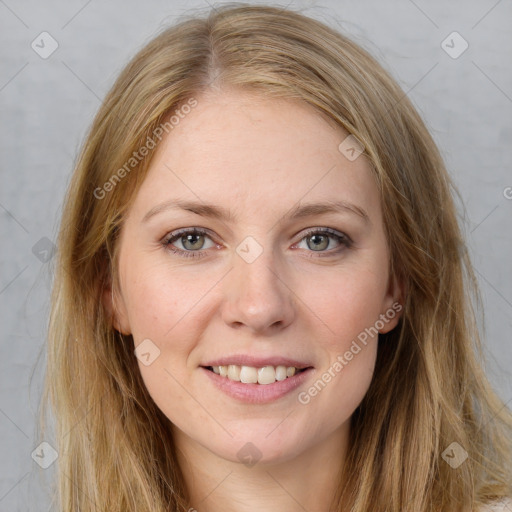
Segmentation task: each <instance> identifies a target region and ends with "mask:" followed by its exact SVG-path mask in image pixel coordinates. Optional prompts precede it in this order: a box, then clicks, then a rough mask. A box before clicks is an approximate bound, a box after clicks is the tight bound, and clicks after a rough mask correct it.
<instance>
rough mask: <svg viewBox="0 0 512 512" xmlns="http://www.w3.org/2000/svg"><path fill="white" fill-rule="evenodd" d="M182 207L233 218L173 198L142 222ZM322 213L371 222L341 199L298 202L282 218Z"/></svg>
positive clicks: (218, 209) (203, 205)
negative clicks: (353, 216) (346, 214)
mask: <svg viewBox="0 0 512 512" xmlns="http://www.w3.org/2000/svg"><path fill="white" fill-rule="evenodd" d="M176 209H182V210H186V211H189V212H192V213H195V214H197V215H202V216H203V217H211V218H214V219H219V220H222V221H225V222H229V221H232V220H234V216H233V214H232V213H231V211H230V210H228V209H226V208H224V207H222V206H216V205H213V204H208V203H203V202H197V201H188V200H181V199H174V200H171V201H165V202H164V203H161V204H158V205H156V206H155V207H153V208H151V210H149V211H148V212H147V213H146V215H144V217H143V218H142V222H147V221H148V220H149V219H150V218H151V217H154V216H155V215H157V214H159V213H161V212H165V211H168V210H176ZM324 213H351V214H354V215H357V216H359V217H361V218H362V219H363V221H364V222H365V223H366V224H371V221H370V217H369V216H368V213H366V211H365V210H364V209H363V208H361V207H360V206H357V205H355V204H352V203H349V202H347V201H343V200H336V201H326V202H320V203H309V204H300V203H299V204H298V205H296V206H294V207H293V208H292V209H291V210H290V211H289V212H288V213H286V214H285V215H283V217H282V218H283V220H286V219H290V220H291V219H299V218H302V217H309V216H312V215H321V214H324Z"/></svg>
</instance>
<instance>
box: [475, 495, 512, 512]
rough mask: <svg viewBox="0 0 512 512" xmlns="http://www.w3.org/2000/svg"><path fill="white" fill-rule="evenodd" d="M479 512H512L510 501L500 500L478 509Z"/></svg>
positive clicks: (511, 501) (511, 500)
mask: <svg viewBox="0 0 512 512" xmlns="http://www.w3.org/2000/svg"><path fill="white" fill-rule="evenodd" d="M480 511H481V512H512V499H507V498H505V499H502V500H500V501H496V502H495V503H493V504H490V505H487V506H486V507H483V508H481V509H480Z"/></svg>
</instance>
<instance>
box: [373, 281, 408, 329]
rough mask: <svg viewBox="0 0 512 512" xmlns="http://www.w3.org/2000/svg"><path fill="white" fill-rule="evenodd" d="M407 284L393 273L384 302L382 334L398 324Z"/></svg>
mask: <svg viewBox="0 0 512 512" xmlns="http://www.w3.org/2000/svg"><path fill="white" fill-rule="evenodd" d="M406 293H407V290H406V286H405V283H404V282H403V280H401V279H399V278H398V277H397V276H396V275H395V274H393V275H391V276H390V278H389V281H388V290H387V293H386V296H385V298H384V301H383V303H382V311H381V316H380V318H381V320H383V321H382V323H383V324H384V326H383V327H382V329H379V333H380V334H385V333H387V332H389V331H392V330H393V329H394V328H395V327H396V326H397V324H398V321H399V320H400V317H401V316H402V311H403V309H404V302H405V297H406Z"/></svg>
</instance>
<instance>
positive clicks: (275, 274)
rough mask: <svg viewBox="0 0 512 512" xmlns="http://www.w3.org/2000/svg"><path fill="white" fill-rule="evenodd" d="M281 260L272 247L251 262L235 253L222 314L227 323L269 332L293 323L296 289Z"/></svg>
mask: <svg viewBox="0 0 512 512" xmlns="http://www.w3.org/2000/svg"><path fill="white" fill-rule="evenodd" d="M278 263H279V262H277V261H276V258H274V257H273V255H272V251H271V250H264V251H263V252H262V254H260V256H259V257H258V258H256V260H254V261H252V262H251V263H249V262H247V261H245V260H244V259H243V258H242V257H240V256H239V255H238V254H234V255H233V269H232V270H231V272H229V273H228V275H227V276H226V279H225V280H224V290H223V291H224V297H225V300H224V304H223V311H222V317H223V320H224V322H225V323H226V324H227V325H229V326H230V327H232V328H235V329H242V328H246V329H247V330H249V331H252V332H253V333H258V334H267V335H270V334H272V333H274V334H275V332H277V331H279V330H281V329H284V328H286V327H287V326H288V325H290V324H291V323H292V322H293V319H294V317H295V314H296V311H295V306H294V304H295V302H296V301H295V300H294V292H293V289H292V288H291V287H290V285H289V283H287V282H286V281H287V279H286V275H285V273H284V270H283V267H282V265H280V264H278ZM289 280H290V279H288V281H289Z"/></svg>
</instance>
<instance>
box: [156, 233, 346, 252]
mask: <svg viewBox="0 0 512 512" xmlns="http://www.w3.org/2000/svg"><path fill="white" fill-rule="evenodd" d="M187 234H199V235H206V236H207V237H208V238H210V239H211V240H212V242H213V243H215V244H216V245H219V243H218V242H216V241H215V236H213V235H212V232H211V231H210V230H209V229H207V228H201V227H187V228H180V229H177V230H174V231H172V232H171V233H168V234H167V235H166V236H165V237H164V238H163V239H162V240H161V243H162V245H163V246H164V248H166V249H167V250H170V251H171V252H173V253H174V254H177V255H179V256H182V257H196V258H202V257H203V256H204V255H205V253H207V252H208V249H211V248H208V249H199V250H197V251H186V250H183V249H179V248H177V247H174V246H173V245H172V244H171V243H170V241H171V240H173V239H179V238H180V237H182V236H185V235H187ZM314 234H321V235H328V236H330V237H331V238H335V239H337V240H338V243H339V244H340V247H338V248H335V249H330V250H327V251H306V252H308V253H310V254H309V257H315V256H314V255H315V253H316V254H317V257H328V256H333V255H337V254H339V253H340V252H341V251H342V250H343V249H348V248H351V247H352V245H353V241H352V239H351V238H350V237H349V236H348V235H347V234H346V233H344V232H341V231H338V230H336V229H333V228H329V227H326V226H323V227H320V226H316V227H311V228H308V229H306V230H305V231H303V232H301V238H300V239H299V240H298V241H297V242H295V243H294V244H293V246H296V245H297V244H299V243H301V242H302V241H303V240H304V239H305V238H307V237H308V236H311V235H314ZM293 246H292V247H293Z"/></svg>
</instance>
